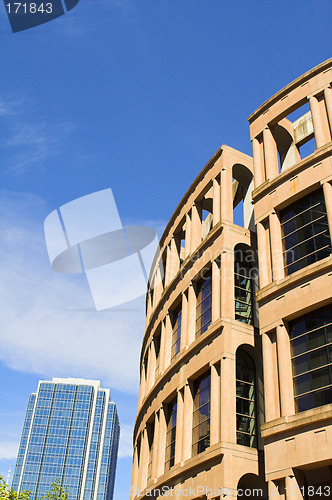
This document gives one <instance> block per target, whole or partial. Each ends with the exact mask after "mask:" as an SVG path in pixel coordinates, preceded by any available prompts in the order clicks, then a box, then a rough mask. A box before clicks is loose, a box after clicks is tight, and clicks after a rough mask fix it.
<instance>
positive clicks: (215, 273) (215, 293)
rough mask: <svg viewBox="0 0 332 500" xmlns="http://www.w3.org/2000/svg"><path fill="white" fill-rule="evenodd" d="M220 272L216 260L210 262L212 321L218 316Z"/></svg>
mask: <svg viewBox="0 0 332 500" xmlns="http://www.w3.org/2000/svg"><path fill="white" fill-rule="evenodd" d="M220 290H221V272H220V265H219V262H218V261H217V260H214V261H213V262H212V321H216V320H217V319H219V318H220Z"/></svg>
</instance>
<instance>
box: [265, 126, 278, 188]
mask: <svg viewBox="0 0 332 500" xmlns="http://www.w3.org/2000/svg"><path fill="white" fill-rule="evenodd" d="M263 143H264V159H265V171H266V178H267V179H273V178H274V177H276V176H277V175H278V174H279V165H278V151H277V145H276V142H275V140H274V137H273V135H272V132H271V130H270V128H269V127H267V128H265V129H264V130H263Z"/></svg>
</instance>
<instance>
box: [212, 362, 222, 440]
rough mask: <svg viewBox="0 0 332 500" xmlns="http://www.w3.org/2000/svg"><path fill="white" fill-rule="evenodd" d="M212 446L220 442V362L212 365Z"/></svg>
mask: <svg viewBox="0 0 332 500" xmlns="http://www.w3.org/2000/svg"><path fill="white" fill-rule="evenodd" d="M210 440H211V445H214V444H216V443H219V441H220V362H219V361H218V363H216V364H213V365H211V415H210Z"/></svg>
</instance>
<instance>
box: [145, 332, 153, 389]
mask: <svg viewBox="0 0 332 500" xmlns="http://www.w3.org/2000/svg"><path fill="white" fill-rule="evenodd" d="M147 353H148V371H147V383H146V393H148V392H149V390H150V389H151V386H152V384H153V382H152V375H153V372H152V342H151V343H150V345H149V347H148V351H147Z"/></svg>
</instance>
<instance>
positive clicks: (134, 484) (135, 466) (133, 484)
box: [130, 443, 138, 499]
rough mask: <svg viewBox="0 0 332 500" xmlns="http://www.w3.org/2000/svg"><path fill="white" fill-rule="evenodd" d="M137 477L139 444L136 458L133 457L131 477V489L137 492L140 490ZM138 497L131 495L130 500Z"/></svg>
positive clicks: (135, 453)
mask: <svg viewBox="0 0 332 500" xmlns="http://www.w3.org/2000/svg"><path fill="white" fill-rule="evenodd" d="M137 475H138V452H137V443H136V445H135V448H134V457H133V472H132V475H131V487H132V488H135V490H136V491H137V490H138V482H137ZM135 496H136V495H135V494H131V495H130V499H132V498H134V497H135Z"/></svg>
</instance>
